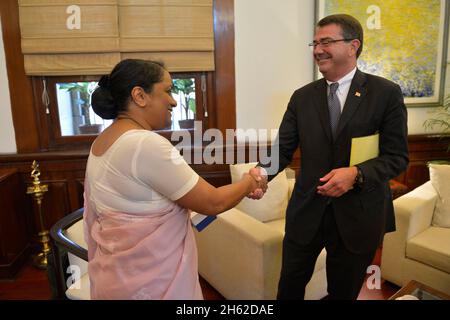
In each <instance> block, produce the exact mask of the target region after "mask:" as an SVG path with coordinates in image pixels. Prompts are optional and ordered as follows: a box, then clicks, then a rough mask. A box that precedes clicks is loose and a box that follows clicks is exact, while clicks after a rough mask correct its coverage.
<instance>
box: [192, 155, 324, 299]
mask: <svg viewBox="0 0 450 320" xmlns="http://www.w3.org/2000/svg"><path fill="white" fill-rule="evenodd" d="M236 166H237V167H236ZM236 166H230V169H231V176H232V181H235V180H238V179H239V178H240V175H241V174H242V172H246V171H248V168H249V167H250V166H251V165H250V164H245V165H236ZM233 171H237V172H233ZM294 184H295V179H288V178H287V176H286V174H285V173H284V172H283V173H280V174H279V175H278V176H277V177H276V178H275V179H274V180H272V181H271V182H270V183H269V189H268V191H267V193H266V195H265V196H264V197H263V199H261V200H251V199H244V200H243V202H241V203H240V204H239V205H238V206H236V207H235V208H233V209H231V210H228V211H226V212H224V213H222V214H220V215H218V216H217V219H216V220H214V221H213V222H212V223H211V224H210V225H208V226H207V227H206V228H205V229H203V230H202V231H200V232H198V231H195V235H196V241H197V247H198V255H199V267H198V268H199V273H200V275H201V276H202V277H203V278H204V279H205V280H206V281H207V282H208V283H209V284H210V285H211V286H213V287H214V288H215V289H216V290H217V291H218V292H220V294H222V296H224V297H225V298H226V299H231V300H238V299H239V300H240V299H243V300H254V299H255V300H256V299H257V300H264V299H276V295H277V288H278V281H279V277H280V270H281V254H282V242H283V236H284V225H285V212H286V206H287V201H288V199H289V198H290V196H291V193H292V191H293V188H294ZM280 190H283V191H282V194H279V192H280ZM284 190H285V192H286V193H285V194H284ZM279 199H283V201H281V202H280V203H277V204H276V205H277V206H278V207H279V208H278V210H274V208H271V209H270V211H271V212H272V211H278V213H276V214H275V215H272V216H269V217H268V218H267V217H266V218H264V217H262V216H261V214H260V212H259V211H264V207H270V206H271V205H273V203H275V202H277V201H278V200H279ZM258 206H259V207H258ZM254 208H257V210H254V211H256V212H252V213H251V214H250V213H249V212H250V211H251V210H252V209H254ZM270 214H272V213H270ZM265 220H268V221H265ZM325 260H326V251H325V249H324V250H322V252H321V253H320V255H319V258H318V259H317V262H316V265H315V269H314V273H313V276H312V278H311V281H310V282H309V283H308V285H307V287H306V291H305V299H307V300H316V299H321V298H323V297H325V296H326V295H327V280H326V269H325Z"/></svg>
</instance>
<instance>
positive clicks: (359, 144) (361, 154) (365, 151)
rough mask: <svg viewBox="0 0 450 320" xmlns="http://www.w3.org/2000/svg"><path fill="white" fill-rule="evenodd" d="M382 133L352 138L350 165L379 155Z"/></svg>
mask: <svg viewBox="0 0 450 320" xmlns="http://www.w3.org/2000/svg"><path fill="white" fill-rule="evenodd" d="M379 141H380V134H379V133H376V134H373V135H370V136H365V137H358V138H353V139H352V149H351V151H350V167H351V166H354V165H355V164H358V163H361V162H364V161H367V160H370V159H373V158H376V157H378V154H379Z"/></svg>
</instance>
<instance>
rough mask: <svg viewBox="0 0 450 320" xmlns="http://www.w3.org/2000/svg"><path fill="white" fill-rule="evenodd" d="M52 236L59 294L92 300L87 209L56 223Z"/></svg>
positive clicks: (76, 298) (60, 296)
mask: <svg viewBox="0 0 450 320" xmlns="http://www.w3.org/2000/svg"><path fill="white" fill-rule="evenodd" d="M50 238H51V245H52V254H53V263H54V266H53V268H54V270H55V276H56V286H57V288H56V291H57V297H58V298H63V297H64V296H66V297H67V298H69V299H71V300H89V299H90V284H89V275H88V273H87V260H88V255H87V249H86V248H87V245H86V243H85V241H84V236H83V208H81V209H78V210H76V211H75V212H73V213H71V214H69V215H67V216H65V217H64V218H62V219H60V220H59V221H58V222H56V223H55V224H54V225H53V226H52V228H51V229H50ZM70 274H71V275H70ZM66 275H70V276H69V277H67V276H66Z"/></svg>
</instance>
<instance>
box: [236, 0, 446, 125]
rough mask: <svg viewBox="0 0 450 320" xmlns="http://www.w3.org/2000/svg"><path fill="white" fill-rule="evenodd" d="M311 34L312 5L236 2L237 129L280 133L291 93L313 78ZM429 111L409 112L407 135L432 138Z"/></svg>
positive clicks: (299, 0) (305, 0) (289, 0)
mask: <svg viewBox="0 0 450 320" xmlns="http://www.w3.org/2000/svg"><path fill="white" fill-rule="evenodd" d="M313 34H314V1H313V0H284V1H277V0H235V54H236V55H235V60H236V118H237V127H238V128H242V129H250V128H268V129H274V128H278V126H279V124H280V122H281V119H282V117H283V114H284V111H285V110H286V106H287V103H288V102H289V98H290V96H291V94H292V93H293V91H294V90H295V89H297V88H300V87H302V86H303V85H305V84H307V83H309V82H310V81H311V80H312V79H313V75H312V73H313V66H314V61H313V59H312V52H311V50H310V49H309V48H308V46H307V44H308V43H309V42H311V40H312V38H313ZM447 67H448V65H447ZM447 69H450V68H447ZM449 72H450V70H447V74H449ZM449 75H450V74H449ZM449 78H450V76H448V77H447V82H446V91H445V93H446V94H450V81H449ZM431 110H433V109H432V108H409V109H408V128H409V134H424V133H431V131H425V129H424V128H423V126H422V124H423V122H424V121H425V119H427V118H429V117H430V111H431ZM434 132H439V130H435V131H434Z"/></svg>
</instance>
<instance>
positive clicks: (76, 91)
mask: <svg viewBox="0 0 450 320" xmlns="http://www.w3.org/2000/svg"><path fill="white" fill-rule="evenodd" d="M92 84H93V83H92V82H72V83H64V84H62V85H61V86H60V88H61V89H64V90H66V91H68V92H70V93H71V97H72V103H75V104H77V105H79V106H80V107H81V116H82V119H83V120H82V122H81V123H80V124H79V125H78V129H79V132H80V133H81V134H97V133H99V132H101V130H102V124H97V123H92V121H91V116H90V108H91V103H90V101H91V94H92V92H93V86H92ZM94 84H96V83H95V82H94ZM94 87H95V86H94Z"/></svg>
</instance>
